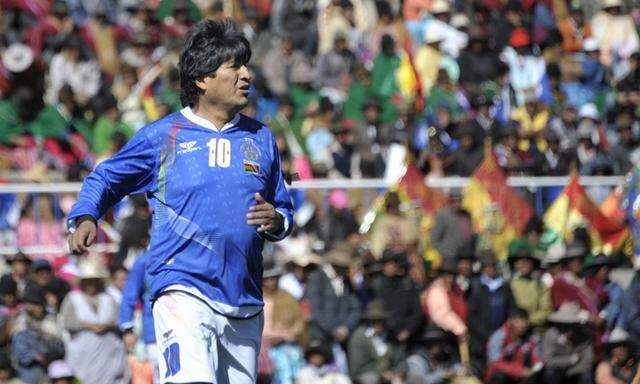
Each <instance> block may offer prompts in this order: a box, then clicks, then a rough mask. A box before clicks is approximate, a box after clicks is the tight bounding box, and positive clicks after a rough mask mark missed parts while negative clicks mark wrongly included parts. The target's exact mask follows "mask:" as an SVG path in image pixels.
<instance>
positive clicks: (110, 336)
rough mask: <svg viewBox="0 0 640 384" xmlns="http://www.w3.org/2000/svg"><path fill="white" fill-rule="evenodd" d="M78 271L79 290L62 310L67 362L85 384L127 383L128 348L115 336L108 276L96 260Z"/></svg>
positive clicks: (70, 295) (113, 313)
mask: <svg viewBox="0 0 640 384" xmlns="http://www.w3.org/2000/svg"><path fill="white" fill-rule="evenodd" d="M79 270H80V291H73V292H71V293H69V295H67V297H66V298H65V300H64V301H63V302H62V308H61V309H60V321H61V324H62V326H63V327H64V329H65V330H66V332H67V333H68V341H67V342H66V349H67V355H66V359H67V361H68V362H69V364H70V365H71V366H72V367H73V369H74V374H75V376H76V377H77V378H78V379H79V380H81V381H82V382H83V383H86V384H101V383H104V384H121V383H122V384H124V383H128V381H129V378H130V373H129V367H128V364H127V354H126V349H125V347H124V344H123V343H122V341H121V340H120V337H119V336H118V335H117V334H116V330H117V316H118V313H117V306H116V304H115V302H114V301H113V298H111V296H109V295H107V294H106V293H105V292H104V288H105V287H104V285H105V281H106V279H107V278H108V276H109V275H108V273H107V271H106V270H105V268H104V266H102V264H101V263H100V261H99V260H96V259H95V258H94V259H85V260H83V263H82V264H81V265H80V266H79Z"/></svg>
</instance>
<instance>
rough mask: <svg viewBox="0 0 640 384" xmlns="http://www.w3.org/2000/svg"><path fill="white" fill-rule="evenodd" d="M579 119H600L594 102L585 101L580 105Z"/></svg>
mask: <svg viewBox="0 0 640 384" xmlns="http://www.w3.org/2000/svg"><path fill="white" fill-rule="evenodd" d="M578 118H579V119H591V120H600V113H598V108H596V106H595V104H593V103H587V104H584V105H583V106H582V107H580V112H578Z"/></svg>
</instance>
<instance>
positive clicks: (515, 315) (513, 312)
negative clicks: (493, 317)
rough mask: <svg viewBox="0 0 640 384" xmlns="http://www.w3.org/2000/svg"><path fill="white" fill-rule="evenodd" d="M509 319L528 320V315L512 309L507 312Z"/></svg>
mask: <svg viewBox="0 0 640 384" xmlns="http://www.w3.org/2000/svg"><path fill="white" fill-rule="evenodd" d="M509 318H510V319H528V318H529V313H528V312H527V311H525V310H524V309H522V308H519V307H514V308H512V309H511V311H510V312H509Z"/></svg>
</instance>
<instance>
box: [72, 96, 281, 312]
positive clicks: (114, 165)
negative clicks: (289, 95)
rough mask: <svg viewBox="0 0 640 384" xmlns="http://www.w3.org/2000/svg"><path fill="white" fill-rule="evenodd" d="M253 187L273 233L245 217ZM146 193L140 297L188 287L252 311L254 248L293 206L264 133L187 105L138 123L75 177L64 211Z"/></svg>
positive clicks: (257, 287) (256, 292)
mask: <svg viewBox="0 0 640 384" xmlns="http://www.w3.org/2000/svg"><path fill="white" fill-rule="evenodd" d="M256 192H258V193H260V194H261V195H262V197H263V198H264V199H265V200H266V201H267V202H269V203H271V204H273V205H274V206H275V208H276V210H277V211H278V212H279V213H280V214H281V215H282V216H283V217H284V220H285V230H284V231H282V233H279V234H272V235H270V234H265V233H259V232H258V231H257V228H256V227H255V226H253V225H249V224H247V219H246V215H247V213H248V212H249V208H250V207H251V206H253V205H255V204H256V200H255V197H254V195H255V193H256ZM136 193H146V195H147V199H148V200H149V204H150V206H151V207H152V209H153V227H152V233H151V244H150V245H149V250H148V252H149V262H148V265H147V277H148V281H149V289H150V294H151V295H150V297H151V299H152V300H154V299H155V298H157V297H158V295H159V294H160V293H162V292H163V291H164V290H165V289H166V288H168V287H175V286H182V287H188V288H189V289H191V290H196V291H197V292H199V293H200V294H201V295H202V296H204V298H205V299H207V300H208V301H210V302H213V303H219V304H220V306H219V308H220V309H221V311H223V313H224V314H226V315H230V316H235V315H237V316H239V317H246V316H252V315H254V314H256V313H258V312H259V311H260V310H261V309H262V305H263V302H262V287H261V286H262V248H263V245H264V240H265V239H267V240H279V239H282V238H284V237H285V236H286V235H288V234H289V232H290V231H291V225H289V223H292V219H293V206H292V204H291V199H290V197H289V193H288V191H287V189H286V188H285V182H284V177H283V175H282V171H281V168H280V155H279V153H278V148H277V146H276V142H275V138H274V136H273V134H272V133H271V131H270V130H269V129H268V128H267V127H265V126H264V125H263V124H261V123H260V122H258V121H256V120H253V119H251V118H249V117H246V116H244V115H240V114H238V115H236V117H235V118H234V119H233V120H232V121H230V122H229V123H227V124H226V125H225V126H224V127H222V129H216V127H214V126H213V124H212V123H211V122H209V121H207V120H205V119H203V118H201V117H199V116H197V115H195V114H194V113H193V112H192V111H191V109H190V108H188V107H187V108H185V109H183V110H181V111H180V112H176V113H173V114H171V115H168V116H166V117H164V118H162V119H160V120H157V121H155V122H154V123H151V124H150V125H148V126H146V127H144V128H142V129H141V130H140V131H138V132H137V133H136V134H135V135H134V136H133V137H132V138H131V140H130V141H129V142H128V143H127V144H126V145H125V146H124V147H123V148H122V150H120V152H118V153H117V154H115V155H114V156H113V157H111V158H110V159H108V160H106V161H104V162H103V163H101V164H100V165H99V166H98V167H97V168H96V169H95V171H94V172H92V173H91V174H90V175H89V176H88V177H87V178H86V179H85V181H84V184H83V186H82V190H81V191H80V194H79V195H78V201H77V202H76V204H75V205H74V206H73V209H72V211H71V213H70V214H69V226H70V227H72V226H73V225H74V223H75V219H76V218H78V217H79V216H83V215H90V216H92V217H93V218H95V219H99V218H100V217H102V216H103V215H104V214H105V212H106V211H107V209H109V208H110V207H111V206H113V205H114V204H115V203H116V202H118V201H119V200H120V199H122V198H123V197H124V196H125V195H128V194H136Z"/></svg>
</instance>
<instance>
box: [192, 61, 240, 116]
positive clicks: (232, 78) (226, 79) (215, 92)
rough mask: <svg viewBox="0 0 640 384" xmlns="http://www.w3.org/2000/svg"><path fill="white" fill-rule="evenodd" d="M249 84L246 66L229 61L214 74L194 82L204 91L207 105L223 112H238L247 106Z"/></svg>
mask: <svg viewBox="0 0 640 384" xmlns="http://www.w3.org/2000/svg"><path fill="white" fill-rule="evenodd" d="M250 82H251V73H250V72H249V69H248V68H247V66H246V65H244V64H236V63H235V61H234V60H229V61H227V62H225V63H223V64H222V65H221V66H220V68H218V70H217V71H216V72H215V73H213V74H211V75H210V76H207V77H205V78H204V79H202V80H201V81H200V80H199V81H196V85H197V86H198V87H199V88H200V89H202V90H204V91H205V92H204V95H203V97H204V98H205V99H207V101H208V102H209V103H211V104H213V105H216V106H220V107H221V108H222V109H224V110H231V111H240V110H242V109H243V108H244V107H246V106H247V105H248V104H249V84H250Z"/></svg>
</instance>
